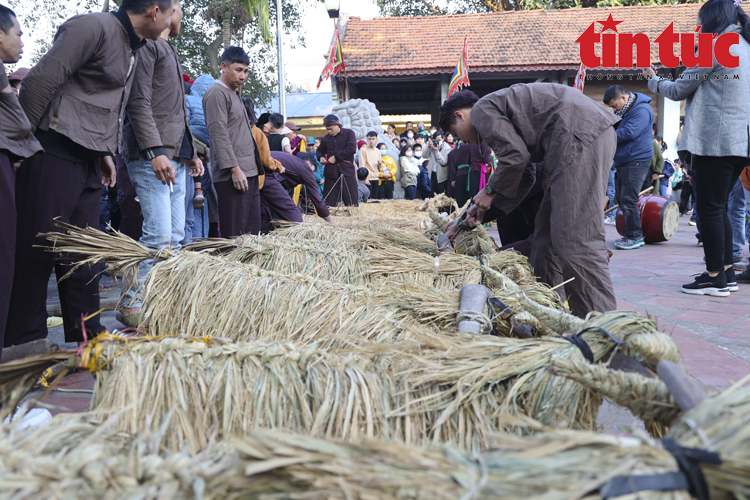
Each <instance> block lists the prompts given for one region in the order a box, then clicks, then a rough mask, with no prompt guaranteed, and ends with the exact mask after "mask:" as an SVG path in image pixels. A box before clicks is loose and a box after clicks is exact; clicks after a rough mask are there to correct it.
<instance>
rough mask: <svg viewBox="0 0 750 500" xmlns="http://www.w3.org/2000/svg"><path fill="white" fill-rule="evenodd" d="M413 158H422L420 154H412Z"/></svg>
mask: <svg viewBox="0 0 750 500" xmlns="http://www.w3.org/2000/svg"><path fill="white" fill-rule="evenodd" d="M414 158H422V153H421V152H419V153H414Z"/></svg>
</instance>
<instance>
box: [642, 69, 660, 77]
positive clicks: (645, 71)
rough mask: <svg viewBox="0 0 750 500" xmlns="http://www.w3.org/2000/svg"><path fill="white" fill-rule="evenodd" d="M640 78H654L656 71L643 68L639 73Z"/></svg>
mask: <svg viewBox="0 0 750 500" xmlns="http://www.w3.org/2000/svg"><path fill="white" fill-rule="evenodd" d="M641 76H643V78H649V77H652V76H656V71H654V70H653V69H651V68H650V67H648V68H644V69H643V71H641Z"/></svg>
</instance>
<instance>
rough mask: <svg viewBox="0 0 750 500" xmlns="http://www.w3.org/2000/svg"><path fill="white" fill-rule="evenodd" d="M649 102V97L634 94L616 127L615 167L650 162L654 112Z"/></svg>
mask: <svg viewBox="0 0 750 500" xmlns="http://www.w3.org/2000/svg"><path fill="white" fill-rule="evenodd" d="M650 102H651V98H650V97H649V96H647V95H644V94H641V93H639V92H635V102H634V103H633V105H632V106H631V107H630V110H629V111H628V112H627V113H625V116H623V117H622V121H621V122H620V126H619V127H617V152H615V167H619V166H620V165H623V164H625V163H629V162H631V161H647V162H651V158H652V157H653V156H654V148H653V146H652V145H651V141H653V132H652V130H653V129H652V127H653V124H654V112H653V110H652V109H651V105H650V104H649V103H650Z"/></svg>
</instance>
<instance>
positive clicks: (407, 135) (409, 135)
mask: <svg viewBox="0 0 750 500" xmlns="http://www.w3.org/2000/svg"><path fill="white" fill-rule="evenodd" d="M406 137H408V138H409V139H411V138H412V137H414V132H408V133H407V134H406Z"/></svg>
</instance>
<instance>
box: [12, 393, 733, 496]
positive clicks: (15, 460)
mask: <svg viewBox="0 0 750 500" xmlns="http://www.w3.org/2000/svg"><path fill="white" fill-rule="evenodd" d="M744 397H745V399H747V394H745V396H744ZM116 418H117V417H113V418H111V419H110V420H108V421H104V422H99V421H97V420H96V419H94V418H93V417H91V416H88V415H86V416H73V415H58V416H56V417H55V418H54V419H53V420H52V421H51V422H50V423H48V424H47V426H45V427H44V428H39V429H34V430H32V431H31V432H26V433H21V432H15V431H14V429H12V428H5V429H3V432H2V434H0V453H2V456H4V457H8V458H7V459H6V460H3V461H0V474H1V475H2V480H0V497H2V498H53V497H54V498H61V499H77V498H103V499H110V498H113V499H114V498H196V499H203V498H216V499H220V498H222V499H223V498H248V499H258V500H260V499H268V498H275V499H289V500H292V499H300V498H304V499H309V500H330V499H340V500H349V499H359V500H367V499H372V498H378V499H383V500H403V499H406V498H409V499H424V500H433V499H437V500H443V499H445V500H448V499H451V500H453V499H457V498H460V499H467V500H468V499H473V498H482V499H489V500H500V499H503V500H526V499H528V498H544V499H549V500H563V499H567V498H591V499H597V498H603V494H602V493H601V490H602V489H604V488H606V486H607V485H608V483H609V482H610V480H612V479H613V478H625V479H626V480H627V479H630V478H633V477H635V476H641V475H646V476H651V475H656V474H664V473H676V472H677V471H678V470H679V469H678V466H677V463H676V462H675V459H674V458H673V457H672V455H671V454H670V453H668V452H667V451H665V450H664V449H663V448H662V447H661V446H659V444H658V443H654V442H650V441H639V440H637V439H633V438H620V437H616V436H605V435H597V434H592V433H586V432H571V431H568V432H548V433H543V434H538V435H535V436H532V437H523V438H522V437H516V436H509V435H492V436H490V438H489V440H490V441H491V443H492V445H491V450H490V451H487V452H485V453H482V454H467V453H465V452H461V451H458V450H455V449H452V448H449V447H429V448H414V447H410V446H405V445H400V444H393V443H382V442H376V441H367V442H363V443H358V444H344V443H340V442H332V441H330V440H321V439H314V438H311V437H307V436H300V435H295V434H289V433H286V432H280V431H274V430H260V429H259V430H256V431H254V432H253V433H252V434H251V435H248V436H242V437H238V436H233V435H226V439H225V440H222V441H219V442H212V443H210V444H209V445H208V446H207V447H206V448H205V449H204V450H202V451H201V452H200V453H198V454H190V453H188V452H185V451H179V452H171V451H165V450H163V449H160V443H161V442H162V440H163V433H164V430H165V428H166V426H164V427H163V428H162V429H160V430H159V431H157V432H155V433H146V434H142V435H129V434H125V433H117V432H114V431H113V430H112V428H113V427H116V426H117V425H116ZM701 424H702V422H701V423H699V424H698V429H699V430H702V429H701V427H700V426H701ZM732 428H733V429H736V426H732ZM711 430H713V429H711ZM708 437H709V438H712V437H713V435H709V436H708ZM688 439H689V438H688ZM680 444H682V445H684V444H685V443H683V442H680ZM746 448H747V447H746ZM716 451H719V452H720V453H721V456H722V459H723V460H724V463H723V464H722V465H719V466H716V467H715V468H714V467H705V466H704V471H705V472H706V478H707V480H708V482H709V485H710V486H711V487H712V489H713V491H714V492H720V491H721V490H723V491H729V492H731V493H734V494H735V495H736V497H737V498H745V497H746V493H747V487H746V484H747V482H746V477H747V473H748V468H747V462H745V463H744V464H741V463H740V467H741V468H740V469H737V470H734V469H733V465H734V464H735V463H736V459H737V458H742V456H743V455H746V453H747V452H746V451H745V452H743V451H742V450H741V449H738V448H737V447H736V446H734V445H733V444H732V443H730V442H727V441H723V442H721V446H720V447H718V448H717V449H716ZM743 471H744V473H745V477H742V476H738V475H737V472H743ZM721 474H723V477H718V476H719V475H721ZM618 498H639V499H643V500H683V499H684V500H687V499H689V498H691V495H690V494H689V493H688V492H687V491H683V490H677V491H655V490H650V491H641V492H638V493H637V494H636V496H632V495H628V496H626V497H618Z"/></svg>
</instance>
